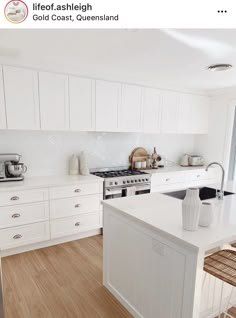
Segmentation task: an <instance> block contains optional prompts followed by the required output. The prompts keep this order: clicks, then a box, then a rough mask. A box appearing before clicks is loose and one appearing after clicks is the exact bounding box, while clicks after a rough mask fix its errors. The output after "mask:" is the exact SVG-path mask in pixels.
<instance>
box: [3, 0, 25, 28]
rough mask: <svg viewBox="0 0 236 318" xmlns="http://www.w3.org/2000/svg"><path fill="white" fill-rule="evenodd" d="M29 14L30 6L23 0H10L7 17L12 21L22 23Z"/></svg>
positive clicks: (6, 8) (6, 7)
mask: <svg viewBox="0 0 236 318" xmlns="http://www.w3.org/2000/svg"><path fill="white" fill-rule="evenodd" d="M27 16H28V7H27V5H26V4H25V3H24V2H23V1H21V0H18V1H14V0H11V1H9V2H8V3H7V4H6V6H5V17H6V18H7V20H8V21H10V22H12V23H21V22H23V21H25V19H26V18H27Z"/></svg>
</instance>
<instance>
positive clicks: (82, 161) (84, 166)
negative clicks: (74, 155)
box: [80, 152, 89, 176]
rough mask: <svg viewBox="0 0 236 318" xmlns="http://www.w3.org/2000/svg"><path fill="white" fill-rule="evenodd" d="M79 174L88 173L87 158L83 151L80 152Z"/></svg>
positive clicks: (84, 174) (85, 174)
mask: <svg viewBox="0 0 236 318" xmlns="http://www.w3.org/2000/svg"><path fill="white" fill-rule="evenodd" d="M80 174H82V175H83V176H87V175H88V174H89V168H88V160H87V156H86V154H85V153H84V152H81V155H80Z"/></svg>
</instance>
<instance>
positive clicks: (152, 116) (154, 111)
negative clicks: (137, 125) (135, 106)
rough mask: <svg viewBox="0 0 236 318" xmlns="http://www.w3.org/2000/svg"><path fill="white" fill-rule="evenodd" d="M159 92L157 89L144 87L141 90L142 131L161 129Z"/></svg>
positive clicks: (157, 130) (158, 131) (156, 131)
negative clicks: (142, 90)
mask: <svg viewBox="0 0 236 318" xmlns="http://www.w3.org/2000/svg"><path fill="white" fill-rule="evenodd" d="M160 125H161V94H160V91H159V90H158V89H154V88H145V89H144V92H143V125H142V130H143V131H144V132H153V133H154V132H155V133H160V131H161V126H160Z"/></svg>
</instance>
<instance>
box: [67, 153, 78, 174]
mask: <svg viewBox="0 0 236 318" xmlns="http://www.w3.org/2000/svg"><path fill="white" fill-rule="evenodd" d="M69 174H71V175H77V174H79V160H78V157H77V156H76V155H74V154H73V155H72V156H71V157H70V161H69Z"/></svg>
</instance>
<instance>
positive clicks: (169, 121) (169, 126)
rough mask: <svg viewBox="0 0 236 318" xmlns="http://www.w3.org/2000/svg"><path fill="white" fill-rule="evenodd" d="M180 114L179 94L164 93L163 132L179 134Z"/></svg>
mask: <svg viewBox="0 0 236 318" xmlns="http://www.w3.org/2000/svg"><path fill="white" fill-rule="evenodd" d="M179 112H180V97H179V93H176V92H171V91H163V92H162V115H161V132H162V133H174V134H175V133H177V132H178V126H179V124H178V122H179Z"/></svg>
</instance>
